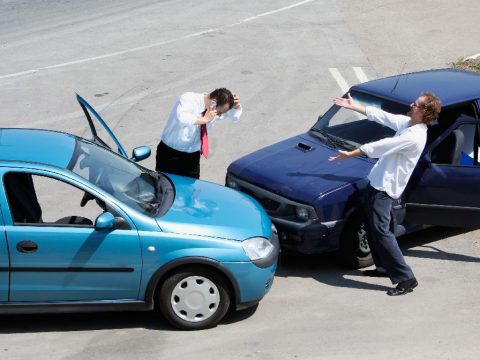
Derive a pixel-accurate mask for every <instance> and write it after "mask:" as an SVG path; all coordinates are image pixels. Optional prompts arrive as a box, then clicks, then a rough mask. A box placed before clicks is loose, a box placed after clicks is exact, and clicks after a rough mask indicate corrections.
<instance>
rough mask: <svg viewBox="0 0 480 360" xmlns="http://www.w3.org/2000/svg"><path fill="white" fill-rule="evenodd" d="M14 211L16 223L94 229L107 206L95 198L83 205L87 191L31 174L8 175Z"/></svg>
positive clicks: (5, 182) (5, 181) (7, 179)
mask: <svg viewBox="0 0 480 360" xmlns="http://www.w3.org/2000/svg"><path fill="white" fill-rule="evenodd" d="M4 185H5V190H6V193H7V198H8V203H9V206H10V212H11V214H12V219H13V222H14V223H15V224H38V225H49V226H87V227H93V224H94V222H95V219H96V218H97V216H98V215H100V214H101V213H103V212H104V211H105V204H104V203H103V202H102V201H100V200H98V199H95V198H94V197H93V196H91V195H90V194H89V195H90V196H89V198H90V199H92V198H93V200H94V201H88V202H87V203H86V204H84V206H81V205H80V204H81V202H82V199H83V198H84V195H85V194H86V193H85V192H84V191H83V190H80V189H79V188H77V187H75V186H73V185H70V184H68V183H65V182H63V181H60V180H57V179H53V178H50V177H47V176H40V175H34V174H28V173H20V172H18V173H14V172H12V173H8V174H6V175H5V176H4Z"/></svg>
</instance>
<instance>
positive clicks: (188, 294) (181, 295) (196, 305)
mask: <svg viewBox="0 0 480 360" xmlns="http://www.w3.org/2000/svg"><path fill="white" fill-rule="evenodd" d="M171 304H172V308H173V311H174V312H175V314H176V315H177V316H178V317H180V318H181V319H183V320H186V321H190V322H199V321H204V320H206V319H208V318H209V317H211V316H212V315H213V314H215V312H216V311H217V309H218V306H219V304H220V293H219V292H218V288H217V286H216V285H215V284H214V283H213V282H212V281H210V280H209V279H207V278H205V277H203V276H189V277H187V278H185V279H183V280H181V281H180V282H179V283H178V284H177V285H175V287H174V288H173V291H172V296H171Z"/></svg>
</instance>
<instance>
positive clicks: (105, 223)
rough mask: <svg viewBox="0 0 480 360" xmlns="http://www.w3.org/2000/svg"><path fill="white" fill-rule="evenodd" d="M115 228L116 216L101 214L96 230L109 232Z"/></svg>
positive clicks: (107, 213)
mask: <svg viewBox="0 0 480 360" xmlns="http://www.w3.org/2000/svg"><path fill="white" fill-rule="evenodd" d="M114 227H115V216H113V214H111V213H109V212H105V213H103V214H100V215H99V216H98V217H97V219H96V220H95V230H97V231H100V230H109V229H113V228H114Z"/></svg>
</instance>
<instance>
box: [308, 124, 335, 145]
mask: <svg viewBox="0 0 480 360" xmlns="http://www.w3.org/2000/svg"><path fill="white" fill-rule="evenodd" d="M310 131H313V132H315V133H317V134H316V135H317V137H319V138H321V139H322V140H323V141H325V142H326V143H327V144H328V145H330V146H331V147H333V148H336V147H337V143H336V142H335V141H334V140H333V138H332V137H331V136H330V135H329V134H327V133H326V132H325V131H323V130H319V129H315V128H312V129H310Z"/></svg>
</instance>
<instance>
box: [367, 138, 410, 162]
mask: <svg viewBox="0 0 480 360" xmlns="http://www.w3.org/2000/svg"><path fill="white" fill-rule="evenodd" d="M416 146H417V144H416V142H415V141H414V139H413V138H412V137H411V136H410V134H409V133H408V132H405V133H403V134H401V135H399V136H394V137H391V138H384V139H381V140H378V141H374V142H371V143H368V144H364V145H362V146H360V150H362V151H363V152H364V153H365V154H366V155H367V156H368V157H370V158H380V157H382V156H385V155H390V154H394V153H399V152H402V151H404V150H409V149H411V148H412V147H416Z"/></svg>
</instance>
